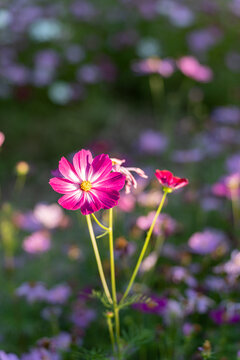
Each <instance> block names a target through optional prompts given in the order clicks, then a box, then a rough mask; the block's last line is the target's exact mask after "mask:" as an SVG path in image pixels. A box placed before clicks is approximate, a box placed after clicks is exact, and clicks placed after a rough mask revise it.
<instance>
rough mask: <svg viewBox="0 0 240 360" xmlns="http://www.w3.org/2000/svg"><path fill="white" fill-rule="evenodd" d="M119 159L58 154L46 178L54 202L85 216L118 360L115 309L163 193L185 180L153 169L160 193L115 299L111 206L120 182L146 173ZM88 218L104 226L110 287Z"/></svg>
mask: <svg viewBox="0 0 240 360" xmlns="http://www.w3.org/2000/svg"><path fill="white" fill-rule="evenodd" d="M123 163H124V160H119V159H115V158H112V159H111V158H110V157H109V156H108V155H106V154H101V155H98V156H96V157H95V158H93V156H92V154H91V152H90V151H89V150H84V149H83V150H80V151H79V152H77V153H76V154H75V155H74V156H73V162H72V163H71V162H69V161H68V160H67V159H66V158H65V157H62V158H61V160H60V161H59V173H58V176H57V177H54V178H52V179H50V182H49V183H50V185H51V187H52V188H53V190H55V191H56V192H58V193H60V194H62V195H63V196H61V197H60V199H59V200H58V203H59V204H60V205H61V206H62V207H63V208H65V209H67V210H77V211H78V210H79V211H81V213H82V215H84V216H85V217H86V221H87V226H88V230H89V235H90V238H91V242H92V246H93V250H94V254H95V258H96V262H97V267H98V272H99V276H100V279H101V283H102V287H103V290H104V297H103V299H104V301H102V302H103V303H104V304H105V306H106V308H107V311H106V313H105V314H106V320H107V325H108V329H109V334H110V339H111V342H112V347H113V355H114V356H115V358H116V359H118V360H120V359H123V345H122V341H121V332H120V317H119V311H120V310H121V309H122V308H123V307H125V306H128V305H130V304H131V295H130V292H131V290H132V287H133V284H134V281H135V279H136V276H137V274H138V271H139V268H140V266H141V264H142V261H143V258H144V255H145V253H146V250H147V248H148V245H149V241H150V239H151V235H152V232H153V230H154V227H155V224H156V222H157V219H158V216H159V214H160V213H161V210H162V208H163V205H164V202H165V200H166V197H167V195H168V194H169V193H171V192H173V191H174V190H177V189H179V188H181V187H184V186H186V185H187V184H188V180H187V179H182V178H179V177H175V176H174V175H173V174H172V173H171V172H170V171H167V170H156V173H155V175H156V177H157V179H158V181H159V183H160V184H161V185H162V189H163V196H162V199H161V201H160V204H159V206H158V208H157V211H156V213H155V215H154V217H153V220H152V223H151V225H150V227H149V230H148V232H147V235H146V239H145V242H144V245H143V248H142V250H141V252H140V255H139V257H138V260H137V263H136V266H135V268H134V270H133V273H132V276H131V278H130V279H129V282H128V286H127V287H126V289H125V291H124V293H123V296H122V298H121V299H120V300H118V298H117V291H116V280H115V259H114V240H113V208H114V207H115V206H117V204H118V200H119V198H120V193H119V192H120V190H121V189H122V188H123V187H124V186H125V191H126V193H129V192H130V191H131V188H132V187H134V188H136V187H137V182H136V180H135V178H134V176H133V175H132V172H136V173H137V174H138V175H139V176H141V177H143V178H146V177H147V176H146V174H145V173H144V171H143V170H141V169H139V168H133V167H131V168H128V167H124V166H123V165H122V164H123ZM100 209H104V210H107V211H108V219H109V222H108V226H105V225H103V224H102V223H101V222H100V221H99V220H98V219H97V217H96V216H95V213H96V212H97V211H99V210H100ZM92 219H93V220H94V221H95V222H96V223H97V224H98V226H99V227H101V228H102V229H103V230H104V233H103V234H102V235H100V236H105V235H108V237H109V254H110V269H111V291H110V290H109V287H108V283H107V280H106V277H105V274H104V270H103V266H102V260H101V257H100V254H99V250H98V243H97V240H96V237H95V233H94V229H93V226H92Z"/></svg>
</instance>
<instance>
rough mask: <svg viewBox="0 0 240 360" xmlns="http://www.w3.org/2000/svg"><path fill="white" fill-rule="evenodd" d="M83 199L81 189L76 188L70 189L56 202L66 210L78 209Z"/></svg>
mask: <svg viewBox="0 0 240 360" xmlns="http://www.w3.org/2000/svg"><path fill="white" fill-rule="evenodd" d="M83 201H84V196H83V191H81V190H76V191H72V192H70V193H68V194H66V195H64V196H62V197H61V198H60V199H59V200H58V203H59V205H61V206H62V207H63V208H64V209H67V210H77V209H80V207H81V206H82V204H83Z"/></svg>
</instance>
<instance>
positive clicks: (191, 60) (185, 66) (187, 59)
mask: <svg viewBox="0 0 240 360" xmlns="http://www.w3.org/2000/svg"><path fill="white" fill-rule="evenodd" d="M177 66H178V68H179V70H181V72H182V73H183V74H184V75H186V76H188V77H190V78H192V79H194V80H196V81H199V82H209V81H211V80H212V78H213V72H212V70H211V69H210V68H209V67H208V66H204V65H201V64H200V63H199V62H198V60H197V59H196V58H195V57H193V56H183V57H181V58H180V59H179V60H178V61H177Z"/></svg>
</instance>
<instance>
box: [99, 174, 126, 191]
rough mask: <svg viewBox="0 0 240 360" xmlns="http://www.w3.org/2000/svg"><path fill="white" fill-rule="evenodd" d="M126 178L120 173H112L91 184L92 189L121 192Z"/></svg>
mask: <svg viewBox="0 0 240 360" xmlns="http://www.w3.org/2000/svg"><path fill="white" fill-rule="evenodd" d="M125 180H126V177H125V176H124V175H122V174H121V173H120V172H112V173H110V174H109V175H107V176H106V177H105V178H103V179H98V180H96V181H95V182H94V183H93V187H92V188H93V189H98V188H103V189H106V188H107V189H113V190H117V191H119V190H121V189H122V188H123V187H124V184H125Z"/></svg>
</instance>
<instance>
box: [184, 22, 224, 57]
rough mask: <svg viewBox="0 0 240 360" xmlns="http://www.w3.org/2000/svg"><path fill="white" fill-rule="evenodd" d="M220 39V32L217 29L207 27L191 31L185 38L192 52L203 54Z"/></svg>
mask: <svg viewBox="0 0 240 360" xmlns="http://www.w3.org/2000/svg"><path fill="white" fill-rule="evenodd" d="M221 38H222V32H221V30H220V29H218V28H217V27H214V26H212V27H208V28H204V29H197V30H194V31H192V32H191V33H190V34H188V36H187V43H188V46H189V48H190V50H191V51H192V52H195V53H205V52H207V51H208V50H210V49H211V48H212V47H213V46H214V45H216V44H217V43H218V42H219V41H220V39H221Z"/></svg>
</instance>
